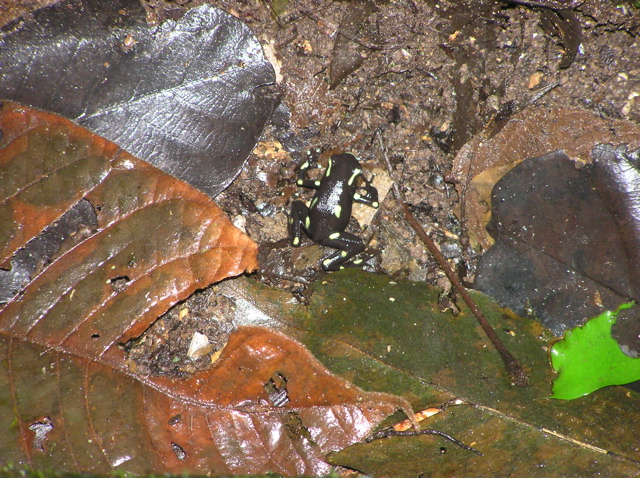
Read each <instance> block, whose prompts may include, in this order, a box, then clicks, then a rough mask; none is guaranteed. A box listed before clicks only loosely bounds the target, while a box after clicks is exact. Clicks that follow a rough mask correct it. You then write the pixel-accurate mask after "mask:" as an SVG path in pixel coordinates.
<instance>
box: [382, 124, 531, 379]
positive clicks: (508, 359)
mask: <svg viewBox="0 0 640 478" xmlns="http://www.w3.org/2000/svg"><path fill="white" fill-rule="evenodd" d="M376 134H377V135H378V141H379V142H380V148H381V149H382V154H383V156H384V160H385V162H386V164H387V170H388V171H389V176H392V170H391V163H390V162H389V157H388V156H387V151H386V148H385V147H384V144H383V142H382V137H381V135H380V131H378V132H377V133H376ZM392 180H393V177H392ZM393 192H394V194H395V196H396V199H397V200H398V201H399V202H400V204H401V205H402V209H403V212H404V215H405V218H406V219H407V222H408V223H409V224H410V225H411V227H412V228H413V230H414V231H415V232H416V234H417V235H418V237H419V238H420V240H421V241H422V242H423V243H424V245H425V246H426V247H427V249H428V250H429V252H430V253H431V255H432V256H433V257H434V259H435V260H436V262H437V263H438V265H439V266H440V268H441V269H442V270H443V271H444V273H445V274H446V276H447V278H448V279H449V281H450V282H451V284H452V285H453V287H454V288H455V289H456V291H457V292H458V294H460V296H461V297H462V299H463V300H464V301H465V303H466V304H467V306H468V307H469V309H470V310H471V312H472V313H473V315H475V317H476V319H477V320H478V323H479V324H480V326H481V327H482V330H484V332H485V334H487V337H489V340H491V343H492V344H493V346H494V347H495V348H496V350H497V351H498V353H499V354H500V357H502V360H503V362H504V365H505V369H506V370H507V373H508V374H509V378H510V379H511V381H512V382H513V383H514V384H515V385H518V386H520V387H526V386H527V384H528V382H529V376H528V373H527V371H526V369H525V368H524V367H523V366H522V365H520V363H518V361H517V360H516V359H515V358H514V357H513V355H511V353H510V352H509V350H508V349H507V347H506V346H505V345H504V344H503V343H502V341H501V340H500V337H498V334H496V331H495V330H494V329H493V327H492V326H491V324H490V323H489V322H488V321H487V319H486V318H485V316H484V314H483V313H482V311H481V310H480V308H479V307H478V305H477V304H476V303H475V301H474V300H473V299H472V298H471V296H470V295H469V292H467V289H465V287H464V286H463V285H462V282H460V279H458V276H457V275H456V274H455V273H454V272H453V270H452V269H451V267H450V266H449V263H448V262H447V260H446V259H445V258H444V256H443V255H442V253H441V252H440V249H438V247H437V246H436V245H435V243H434V242H433V241H432V240H431V238H430V237H429V235H428V234H427V233H426V232H425V230H424V229H423V228H422V226H421V225H420V223H419V222H418V220H417V219H416V218H415V216H414V215H413V214H412V213H411V211H410V210H409V207H408V206H407V204H406V203H405V202H404V201H403V200H402V196H401V194H400V188H399V187H398V184H397V183H396V182H395V181H393Z"/></svg>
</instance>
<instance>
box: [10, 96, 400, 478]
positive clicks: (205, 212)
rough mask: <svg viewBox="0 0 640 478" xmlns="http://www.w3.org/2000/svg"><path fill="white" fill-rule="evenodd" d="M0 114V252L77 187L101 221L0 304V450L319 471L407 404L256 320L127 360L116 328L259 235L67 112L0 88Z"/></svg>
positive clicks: (148, 463)
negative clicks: (171, 372)
mask: <svg viewBox="0 0 640 478" xmlns="http://www.w3.org/2000/svg"><path fill="white" fill-rule="evenodd" d="M0 130H2V132H3V137H2V142H1V143H0V147H1V148H0V175H1V178H2V181H0V185H1V186H0V187H1V192H2V195H1V199H2V202H1V203H0V217H1V218H2V224H3V228H2V234H1V236H0V251H1V253H2V256H1V257H2V258H3V259H9V258H10V257H11V255H12V253H13V252H14V251H16V250H17V249H19V248H21V247H22V246H24V245H25V243H27V241H29V240H30V239H32V238H33V237H34V236H36V235H38V233H39V232H40V229H41V228H42V227H43V226H45V225H47V224H48V223H51V222H53V221H54V220H56V219H57V218H59V217H60V216H62V215H63V214H64V213H65V212H66V211H67V210H69V209H70V208H72V207H73V206H74V204H77V203H78V202H79V201H86V202H87V203H88V204H90V205H91V206H92V207H93V208H94V210H95V217H96V222H97V225H96V227H95V230H94V231H92V232H93V233H92V234H88V235H87V236H86V237H83V238H82V239H81V240H80V241H79V242H77V243H74V244H73V245H72V246H71V247H68V248H66V249H64V248H62V249H60V250H58V251H56V252H55V253H54V254H52V255H51V256H48V257H47V260H46V262H45V263H44V264H42V265H41V267H40V269H41V270H40V271H39V272H37V273H34V276H33V277H31V278H29V281H28V283H27V284H26V286H25V288H24V289H23V290H21V291H20V293H19V294H18V295H17V296H15V297H13V298H12V299H11V300H10V301H9V303H8V304H7V305H5V306H4V308H2V309H1V310H0V430H2V433H1V434H0V449H1V450H2V454H1V458H0V463H2V464H7V463H10V462H13V463H27V464H30V465H31V466H32V467H35V468H37V469H47V468H53V469H56V470H60V471H63V470H68V471H76V472H79V471H84V472H94V473H104V472H108V471H111V470H114V469H118V470H126V471H131V472H136V473H150V472H167V471H172V472H182V471H190V472H193V473H201V474H204V473H210V472H214V473H229V472H234V473H265V472H267V471H276V472H281V473H285V474H288V475H297V474H301V473H309V474H321V473H325V472H328V471H329V470H330V468H331V467H330V465H328V464H327V463H326V462H325V460H324V457H325V454H326V453H327V452H329V451H331V450H337V449H341V448H343V447H345V446H348V445H350V444H352V443H354V442H355V441H357V440H360V439H362V437H364V436H365V435H366V434H367V433H368V432H369V430H370V429H371V427H372V426H374V425H375V424H376V423H377V422H378V421H380V420H381V419H382V418H384V417H385V416H386V415H388V414H390V413H392V412H393V411H394V410H396V409H397V408H398V407H405V408H406V402H403V401H402V400H400V399H396V398H394V397H392V396H388V395H382V394H375V393H367V392H363V391H362V390H360V389H358V388H357V387H354V386H352V385H351V384H349V383H347V382H346V381H344V380H343V379H339V378H337V377H335V376H334V375H332V374H331V373H329V372H328V371H327V370H326V369H324V367H323V366H322V365H321V364H320V363H318V362H317V361H316V360H315V359H314V358H313V357H312V356H311V355H310V354H309V352H308V351H306V350H305V349H304V348H303V347H302V346H301V345H300V344H298V343H297V342H295V341H293V340H291V339H288V338H286V337H285V336H283V335H282V334H279V333H277V332H272V331H269V330H267V329H263V328H256V327H243V328H240V329H239V330H238V331H237V332H234V333H233V334H232V335H231V337H230V338H229V341H228V343H227V345H226V347H225V348H224V351H223V352H222V354H221V356H220V358H219V359H218V360H217V361H216V363H215V365H213V366H212V367H211V368H210V369H207V370H204V371H202V372H199V373H197V374H195V375H193V376H191V377H189V378H187V379H172V378H167V377H154V376H138V375H135V374H134V373H132V372H131V371H130V370H129V368H128V366H127V362H126V355H125V351H124V349H123V347H122V344H124V343H126V342H127V341H128V340H129V339H132V338H135V337H137V336H139V335H140V334H141V333H142V332H143V331H144V330H145V329H146V328H147V327H148V326H149V325H150V324H151V322H153V321H154V320H155V319H156V318H157V317H158V316H159V315H160V314H162V313H163V312H165V311H166V310H167V309H168V308H169V307H170V306H171V305H173V304H175V303H176V302H177V301H180V300H183V299H184V298H186V297H187V296H188V295H189V294H190V293H191V292H193V291H194V290H195V289H196V288H201V287H204V286H206V285H208V284H210V283H211V282H215V281H218V280H221V279H223V278H225V277H227V276H229V275H237V274H240V273H242V272H243V271H245V270H251V269H253V268H255V267H256V244H255V243H254V242H253V241H251V239H249V238H248V237H246V236H245V235H244V234H242V233H241V232H240V231H238V230H237V229H236V228H234V227H233V226H232V225H231V223H230V222H229V221H228V220H227V219H226V218H225V217H224V215H223V213H222V212H221V211H220V209H219V208H218V207H217V206H216V205H215V204H214V203H213V202H212V201H211V199H210V198H208V196H206V195H205V194H203V193H201V192H199V191H197V190H195V189H193V188H191V187H190V186H188V185H186V184H185V183H183V182H181V181H178V180H176V179H175V178H173V177H171V176H169V175H167V174H165V173H162V172H160V171H159V170H157V169H155V168H154V167H152V166H150V165H149V164H148V163H146V162H144V161H140V160H138V159H136V158H135V157H133V156H131V155H130V154H128V153H127V152H125V151H123V150H121V149H120V148H118V146H116V145H115V144H113V143H110V142H109V141H106V140H104V139H102V138H99V137H97V136H94V135H92V134H91V133H89V132H88V131H86V130H84V129H83V128H80V127H78V126H75V125H73V124H72V123H71V122H70V121H68V120H65V119H62V118H60V117H57V116H55V115H52V114H49V113H40V112H37V111H34V110H30V109H27V108H24V107H21V106H20V105H17V104H12V103H5V104H4V105H3V108H2V110H1V111H0ZM39 239H40V238H38V239H37V240H39ZM270 380H280V381H281V382H282V383H279V385H278V387H279V389H277V391H278V390H279V392H280V395H281V396H280V397H279V398H278V399H277V400H276V399H275V398H273V397H272V395H270V389H269V388H268V387H267V384H269V382H270Z"/></svg>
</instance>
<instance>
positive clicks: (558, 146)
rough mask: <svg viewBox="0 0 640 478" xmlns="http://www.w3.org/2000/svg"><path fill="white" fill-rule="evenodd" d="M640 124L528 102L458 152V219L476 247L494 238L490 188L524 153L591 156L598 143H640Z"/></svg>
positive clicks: (529, 155)
mask: <svg viewBox="0 0 640 478" xmlns="http://www.w3.org/2000/svg"><path fill="white" fill-rule="evenodd" d="M639 138H640V127H639V126H638V125H635V124H633V123H630V122H627V121H619V120H612V119H603V118H600V117H598V116H595V115H593V114H591V113H589V112H587V111H585V110H581V109H577V108H563V109H560V108H556V109H547V108H544V107H530V108H527V109H525V110H523V111H522V112H520V113H517V114H515V115H514V116H513V117H512V118H511V119H510V120H509V121H508V122H507V123H506V125H504V127H503V128H502V129H500V130H499V132H497V133H495V134H491V133H488V132H485V133H480V134H478V135H477V136H476V137H474V138H473V139H472V140H471V141H469V142H468V143H467V144H466V145H465V146H464V147H463V148H462V149H461V150H460V152H459V153H458V155H457V156H456V159H455V161H454V165H453V174H454V176H455V178H456V181H457V183H458V186H457V187H458V193H459V194H460V211H459V215H460V219H461V221H462V223H463V224H465V227H466V229H467V233H468V235H469V238H470V240H471V243H472V245H473V246H474V247H478V248H480V249H483V250H486V249H488V248H489V247H490V246H491V244H492V243H493V239H492V238H491V236H489V235H488V234H487V231H486V229H485V226H486V225H487V223H488V222H489V218H490V217H491V211H490V207H491V206H490V205H491V189H492V188H493V185H494V184H495V183H496V182H497V181H498V180H499V179H500V178H501V177H502V176H504V174H506V173H507V172H508V171H509V170H510V169H511V168H513V167H514V166H515V165H516V164H518V163H519V162H520V161H522V160H523V159H525V158H534V157H538V156H543V155H545V154H547V153H550V152H552V151H556V150H564V151H565V153H566V154H567V156H569V157H570V158H571V159H573V160H576V161H578V162H582V163H590V162H591V161H592V158H591V155H590V154H591V151H592V149H593V148H594V147H595V146H596V145H597V144H599V143H613V144H621V143H628V144H629V145H630V147H631V148H632V149H635V148H637V147H638V145H640V143H638V141H639Z"/></svg>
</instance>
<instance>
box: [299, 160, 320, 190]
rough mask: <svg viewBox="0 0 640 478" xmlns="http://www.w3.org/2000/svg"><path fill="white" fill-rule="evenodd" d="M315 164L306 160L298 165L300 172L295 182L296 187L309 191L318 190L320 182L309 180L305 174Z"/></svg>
mask: <svg viewBox="0 0 640 478" xmlns="http://www.w3.org/2000/svg"><path fill="white" fill-rule="evenodd" d="M315 164H316V163H315V162H314V161H312V160H310V159H307V160H306V161H305V162H304V163H302V164H301V165H300V170H299V171H298V180H297V181H296V184H297V185H298V187H300V188H311V189H318V188H319V187H320V183H321V182H320V181H316V180H314V179H309V178H308V177H307V173H308V172H309V170H310V169H311V168H312V167H313V166H315Z"/></svg>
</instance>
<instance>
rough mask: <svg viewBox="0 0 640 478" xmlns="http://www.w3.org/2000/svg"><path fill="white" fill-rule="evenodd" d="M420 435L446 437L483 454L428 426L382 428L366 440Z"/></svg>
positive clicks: (478, 453)
mask: <svg viewBox="0 0 640 478" xmlns="http://www.w3.org/2000/svg"><path fill="white" fill-rule="evenodd" d="M420 435H437V436H439V437H442V438H446V439H447V440H449V441H450V442H451V443H455V444H456V445H458V446H459V447H460V448H463V449H464V450H469V451H472V452H473V453H475V454H476V455H479V456H483V455H482V453H480V452H479V451H478V450H476V449H475V448H471V447H470V446H468V445H465V444H464V443H462V442H461V441H460V440H457V439H455V438H453V437H452V436H451V435H447V434H446V433H444V432H441V431H438V430H432V429H431V428H426V429H424V430H418V431H410V430H407V431H396V430H394V429H393V428H387V429H384V430H380V431H378V432H376V433H375V434H374V435H373V436H371V437H369V438H367V440H366V441H367V443H370V442H372V441H373V440H378V439H380V438H389V437H415V436H420Z"/></svg>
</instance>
